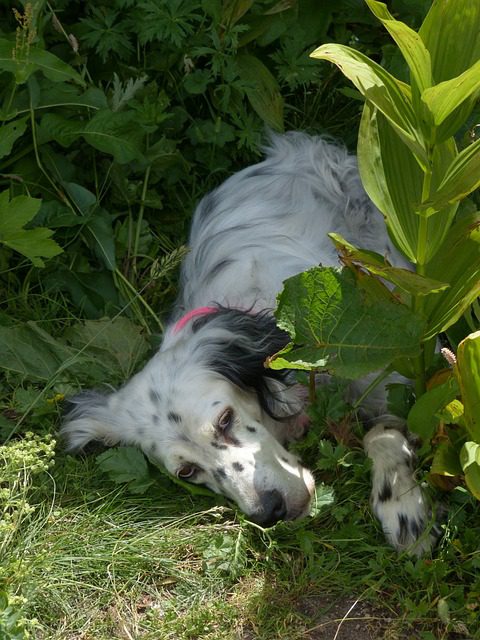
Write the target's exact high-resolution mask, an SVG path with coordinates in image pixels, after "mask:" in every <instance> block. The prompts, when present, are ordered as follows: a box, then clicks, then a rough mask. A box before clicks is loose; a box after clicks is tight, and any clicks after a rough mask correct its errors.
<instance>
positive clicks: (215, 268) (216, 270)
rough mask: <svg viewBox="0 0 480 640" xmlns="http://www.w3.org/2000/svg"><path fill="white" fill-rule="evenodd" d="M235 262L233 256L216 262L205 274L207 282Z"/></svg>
mask: <svg viewBox="0 0 480 640" xmlns="http://www.w3.org/2000/svg"><path fill="white" fill-rule="evenodd" d="M234 262H235V260H233V259H231V258H225V260H221V261H220V262H217V264H215V265H214V266H213V267H212V268H211V269H210V271H209V272H208V273H207V275H206V276H205V282H211V281H212V280H213V279H214V278H215V277H216V276H218V275H219V273H221V272H222V271H223V270H224V269H226V268H227V267H229V266H230V265H231V264H233V263H234ZM193 330H194V331H195V326H194V327H193Z"/></svg>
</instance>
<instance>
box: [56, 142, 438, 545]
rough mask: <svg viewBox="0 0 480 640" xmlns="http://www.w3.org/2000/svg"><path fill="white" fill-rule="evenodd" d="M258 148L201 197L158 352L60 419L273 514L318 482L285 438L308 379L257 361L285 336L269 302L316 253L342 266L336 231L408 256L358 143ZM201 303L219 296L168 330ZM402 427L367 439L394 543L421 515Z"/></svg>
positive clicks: (377, 404)
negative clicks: (362, 166)
mask: <svg viewBox="0 0 480 640" xmlns="http://www.w3.org/2000/svg"><path fill="white" fill-rule="evenodd" d="M266 152H267V156H266V159H265V160H264V161H263V162H260V163H258V164H256V165H254V166H251V167H248V168H246V169H244V170H243V171H240V172H239V173H236V174H235V175H233V176H232V177H231V178H229V179H228V180H227V181H226V182H224V183H223V184H222V185H221V186H220V187H218V189H216V190H215V191H214V192H212V193H211V194H208V195H207V196H206V197H205V198H204V199H203V200H202V201H201V202H200V204H199V205H198V207H197V210H196V213H195V216H194V220H193V224H192V230H191V237H190V252H189V254H188V255H187V257H186V259H185V262H184V264H183V268H182V274H181V293H180V295H179V298H178V301H177V304H176V305H175V308H174V310H173V315H172V319H171V322H170V324H169V326H168V327H167V330H166V332H165V336H164V341H163V344H162V346H161V348H160V350H159V351H158V353H157V354H156V355H155V356H154V357H153V358H152V359H151V360H150V362H149V363H148V364H147V365H146V367H145V368H144V369H143V370H142V371H141V372H140V373H138V374H137V375H136V376H134V377H133V378H132V379H131V380H130V381H129V382H128V383H127V384H126V385H125V386H124V387H123V388H122V389H120V390H119V391H117V392H115V393H111V394H109V395H101V394H98V393H95V392H89V393H87V394H81V395H80V396H79V397H78V398H76V399H75V398H74V399H73V402H74V404H75V408H74V409H73V411H72V412H71V413H70V414H69V416H67V421H66V424H65V426H64V428H63V432H64V434H65V435H66V437H67V438H68V441H69V445H70V447H71V448H73V449H77V448H81V447H83V446H84V445H85V444H86V443H87V442H88V441H89V440H92V439H95V440H102V441H104V442H105V443H107V444H109V445H112V444H116V443H128V444H134V445H138V446H139V447H141V448H142V449H143V450H144V451H145V452H146V453H147V454H148V455H150V456H154V457H156V458H158V459H159V460H161V462H162V463H163V464H164V465H165V467H166V468H167V469H168V470H169V471H170V472H171V473H172V474H175V473H178V472H179V471H181V472H182V471H183V472H185V465H186V464H187V465H188V464H190V465H194V467H195V469H196V471H195V473H194V475H193V476H192V478H191V481H193V482H198V483H203V484H206V485H207V486H209V487H210V488H211V489H213V490H214V491H217V492H219V493H223V494H225V495H227V496H228V497H229V498H231V499H232V500H234V501H235V502H237V503H238V505H239V506H240V508H241V509H242V510H243V511H245V513H246V514H247V515H248V516H249V517H251V518H252V519H253V520H255V521H257V522H259V523H260V524H264V525H269V524H271V523H272V522H274V521H276V520H278V519H281V518H286V519H290V518H296V517H299V516H301V515H304V514H306V513H307V512H308V508H309V503H310V499H311V496H312V494H313V490H314V483H313V478H312V476H311V474H310V472H309V471H307V470H306V469H305V468H304V467H303V466H302V465H301V464H300V462H299V461H298V460H297V459H296V458H295V456H293V455H292V454H290V453H289V452H288V451H287V450H286V449H285V446H284V445H285V442H286V441H287V440H288V439H289V437H290V436H291V434H292V433H294V432H295V431H301V430H302V427H303V426H304V424H305V417H304V416H303V414H302V405H303V395H302V392H301V390H299V389H298V386H297V385H295V384H294V383H293V382H292V379H291V378H290V377H289V376H288V375H286V376H285V375H284V376H283V377H282V376H279V377H277V378H271V377H268V375H269V374H268V372H267V370H266V369H264V368H263V360H264V359H265V357H266V356H267V355H270V354H271V353H272V350H275V349H278V348H279V346H281V344H280V343H279V341H280V342H281V340H282V339H284V338H282V334H281V332H279V330H278V329H276V328H275V326H274V323H273V322H272V318H271V315H270V311H271V310H272V309H273V308H274V306H275V297H276V295H277V293H278V292H279V291H280V289H281V288H282V282H283V280H285V279H286V278H288V277H289V276H292V275H294V274H297V273H299V272H301V271H304V270H305V269H308V268H309V267H312V266H314V265H318V264H319V263H320V264H322V265H324V266H335V265H338V259H337V255H336V252H335V249H334V247H333V245H332V243H331V241H330V240H329V238H328V237H327V233H328V232H332V231H334V232H337V233H340V234H342V235H343V236H344V237H345V238H346V239H347V240H350V241H351V242H353V243H354V244H357V245H359V246H361V247H362V248H366V249H371V250H374V251H377V252H379V253H381V254H384V255H386V256H388V257H391V258H392V257H393V259H394V261H395V262H396V263H397V264H405V262H404V261H403V259H402V258H401V257H400V256H399V255H398V253H397V252H396V251H395V249H394V247H393V246H392V243H391V242H390V240H389V238H388V235H387V234H386V231H385V225H384V223H383V220H382V217H381V215H380V214H379V213H378V211H377V210H376V209H375V208H374V207H373V205H372V204H371V202H370V201H369V199H368V198H367V196H366V194H365V192H364V191H363V188H362V186H361V183H360V180H359V176H358V171H357V163H356V159H355V157H354V156H351V155H349V154H348V153H347V152H346V151H345V149H343V148H342V147H339V146H337V145H334V144H331V143H329V142H327V141H326V140H324V139H322V138H318V137H310V136H307V135H304V134H301V133H289V134H286V135H284V136H275V137H273V139H272V141H271V143H270V146H269V147H268V149H267V150H266ZM206 305H221V306H222V308H221V309H220V310H219V312H218V313H214V314H211V315H210V316H208V317H207V316H205V317H204V318H200V320H198V319H197V320H192V321H190V322H189V323H188V324H187V326H185V327H184V328H183V329H182V330H181V331H176V330H175V329H174V327H175V323H176V322H177V321H178V320H179V319H180V318H181V317H182V316H183V315H184V314H185V313H187V312H189V311H191V310H193V309H195V308H197V307H204V306H206ZM237 310H239V311H237ZM264 310H267V312H265V311H264ZM268 310H270V311H268ZM257 314H258V315H257ZM250 374H251V375H250ZM264 376H267V377H264ZM383 402H384V397H383V395H382V396H378V394H377V398H376V399H374V400H372V402H371V405H370V406H368V405H367V406H366V410H367V412H368V411H370V414H375V413H378V412H379V411H380V410H382V411H384V407H383V406H382V404H383ZM227 409H231V410H232V412H233V416H234V417H233V419H232V424H231V425H230V426H229V429H228V432H225V433H224V432H221V431H220V430H219V426H218V422H219V420H220V421H221V416H223V415H225V411H226V410H227ZM402 438H403V436H401V434H400V432H392V431H391V432H388V433H387V432H385V433H383V432H381V433H380V432H379V431H378V430H373V431H372V432H370V435H369V436H368V440H367V443H366V450H367V453H368V455H369V456H370V457H371V458H372V459H373V483H374V490H373V494H374V496H376V498H375V497H374V509H375V513H376V514H377V515H378V517H379V518H380V520H381V522H382V526H383V528H384V530H385V532H386V535H387V539H388V540H389V542H391V543H392V544H393V545H394V546H396V547H397V548H398V549H403V548H405V547H406V546H408V545H409V544H411V543H416V536H414V535H411V534H412V532H413V531H415V530H416V529H415V526H416V525H415V526H414V525H412V526H410V524H409V526H410V528H409V535H408V537H405V535H404V533H405V526H404V525H403V524H402V526H401V527H400V526H399V523H400V522H401V523H404V520H405V518H407V519H408V522H409V523H412V522H415V523H418V524H419V525H420V523H425V522H426V520H427V517H426V516H427V510H426V507H425V504H424V502H423V499H422V497H421V493H420V490H419V489H418V488H417V487H416V485H415V483H414V481H413V478H412V474H411V469H410V466H409V465H407V464H406V458H405V455H404V454H405V453H406V452H405V451H404V445H405V443H404V442H403V440H402ZM392 474H396V477H397V481H394V480H392V494H393V495H394V498H392V499H391V500H390V499H389V500H386V501H384V502H385V503H386V504H383V503H382V504H380V503H379V502H382V501H381V500H380V501H379V499H378V495H379V485H380V486H383V484H384V483H385V482H386V479H388V478H390V476H391V475H392ZM387 476H388V478H387ZM421 530H423V524H422V527H421V528H420V527H419V533H421ZM422 545H423V546H422V548H426V546H427V545H426V544H423V543H422Z"/></svg>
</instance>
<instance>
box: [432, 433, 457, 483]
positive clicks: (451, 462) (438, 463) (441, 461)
mask: <svg viewBox="0 0 480 640" xmlns="http://www.w3.org/2000/svg"><path fill="white" fill-rule="evenodd" d="M430 473H432V474H435V475H439V476H450V477H455V476H461V475H462V467H461V464H460V459H459V453H458V451H457V448H456V447H455V446H454V445H453V444H452V443H451V442H450V440H446V441H444V442H441V443H440V444H439V445H438V447H437V448H436V449H435V453H434V455H433V460H432V466H431V468H430Z"/></svg>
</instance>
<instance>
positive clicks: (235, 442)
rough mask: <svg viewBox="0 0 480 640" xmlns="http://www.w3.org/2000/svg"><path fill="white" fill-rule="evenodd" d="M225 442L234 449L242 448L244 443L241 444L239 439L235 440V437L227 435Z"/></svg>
mask: <svg viewBox="0 0 480 640" xmlns="http://www.w3.org/2000/svg"><path fill="white" fill-rule="evenodd" d="M224 440H225V442H226V443H227V444H230V445H232V447H241V446H242V443H241V442H240V440H239V439H238V438H235V436H231V435H226V436H224Z"/></svg>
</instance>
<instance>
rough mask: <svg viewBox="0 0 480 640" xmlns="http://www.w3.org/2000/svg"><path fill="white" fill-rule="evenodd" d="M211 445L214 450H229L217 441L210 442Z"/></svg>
mask: <svg viewBox="0 0 480 640" xmlns="http://www.w3.org/2000/svg"><path fill="white" fill-rule="evenodd" d="M210 444H211V445H212V447H213V448H214V449H228V447H227V445H226V444H220V443H219V442H217V441H216V440H212V441H211V442H210Z"/></svg>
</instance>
